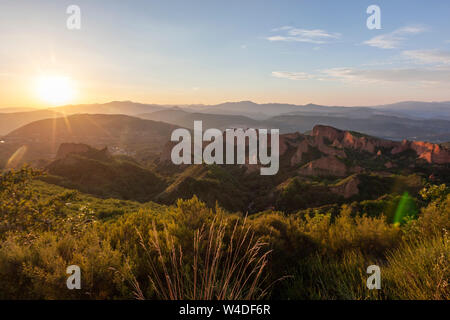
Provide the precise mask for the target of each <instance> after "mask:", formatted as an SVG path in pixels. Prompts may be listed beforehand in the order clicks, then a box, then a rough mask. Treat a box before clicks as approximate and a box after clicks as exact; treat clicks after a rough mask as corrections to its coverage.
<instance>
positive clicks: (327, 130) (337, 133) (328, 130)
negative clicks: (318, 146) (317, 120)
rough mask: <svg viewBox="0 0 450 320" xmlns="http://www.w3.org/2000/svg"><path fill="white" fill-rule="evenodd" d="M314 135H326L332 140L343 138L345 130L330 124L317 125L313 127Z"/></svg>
mask: <svg viewBox="0 0 450 320" xmlns="http://www.w3.org/2000/svg"><path fill="white" fill-rule="evenodd" d="M312 136H316V137H317V136H321V137H325V138H327V139H328V140H330V141H334V140H342V138H343V136H344V131H342V130H339V129H336V128H333V127H329V126H323V125H317V126H314V128H313V131H312Z"/></svg>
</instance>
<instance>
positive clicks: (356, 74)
mask: <svg viewBox="0 0 450 320" xmlns="http://www.w3.org/2000/svg"><path fill="white" fill-rule="evenodd" d="M321 73H322V74H324V75H325V76H326V77H327V78H328V79H336V80H342V81H352V82H353V81H357V82H434V83H448V82H450V69H449V68H399V69H396V68H394V69H358V68H332V69H326V70H322V71H321Z"/></svg>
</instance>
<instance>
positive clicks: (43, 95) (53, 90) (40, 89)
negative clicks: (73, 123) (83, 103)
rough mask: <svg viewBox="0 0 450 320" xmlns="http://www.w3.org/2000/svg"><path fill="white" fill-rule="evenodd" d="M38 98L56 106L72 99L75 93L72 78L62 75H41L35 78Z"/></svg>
mask: <svg viewBox="0 0 450 320" xmlns="http://www.w3.org/2000/svg"><path fill="white" fill-rule="evenodd" d="M36 91H37V94H38V96H39V98H40V99H41V100H42V101H43V102H46V103H49V104H51V105H54V106H57V105H62V104H66V103H69V102H71V101H72V99H73V98H74V95H75V89H74V84H73V82H72V80H71V79H70V78H68V77H64V76H41V77H39V78H38V79H37V80H36Z"/></svg>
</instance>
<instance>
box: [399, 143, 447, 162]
mask: <svg viewBox="0 0 450 320" xmlns="http://www.w3.org/2000/svg"><path fill="white" fill-rule="evenodd" d="M408 149H412V150H414V151H415V152H416V153H417V155H418V158H419V159H424V160H426V161H427V162H428V163H436V164H445V163H450V150H448V149H444V148H442V147H441V146H439V145H438V144H435V143H431V142H423V141H407V140H403V141H402V142H401V144H399V145H398V146H397V147H395V148H394V149H392V151H391V153H392V154H397V153H400V152H403V151H405V150H408Z"/></svg>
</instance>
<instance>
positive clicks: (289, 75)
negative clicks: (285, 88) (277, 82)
mask: <svg viewBox="0 0 450 320" xmlns="http://www.w3.org/2000/svg"><path fill="white" fill-rule="evenodd" d="M272 76H273V77H275V78H283V79H289V80H309V79H312V78H314V76H313V75H312V74H309V73H306V72H288V71H273V72H272Z"/></svg>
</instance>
